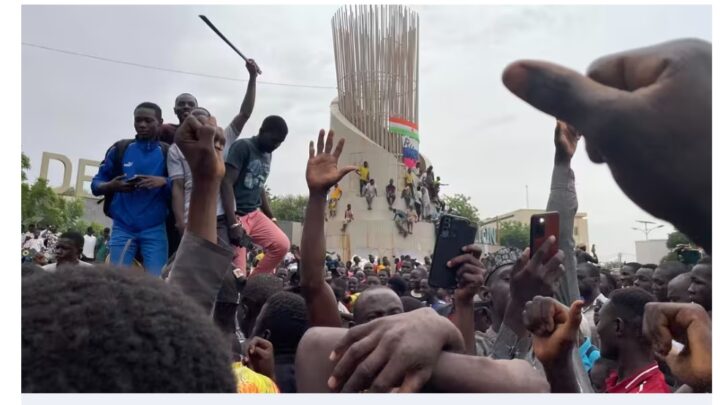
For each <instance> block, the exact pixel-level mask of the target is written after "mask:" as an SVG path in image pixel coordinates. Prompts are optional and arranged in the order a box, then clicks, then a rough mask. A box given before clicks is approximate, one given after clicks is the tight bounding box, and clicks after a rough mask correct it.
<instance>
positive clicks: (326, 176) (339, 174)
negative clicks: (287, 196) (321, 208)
mask: <svg viewBox="0 0 720 405" xmlns="http://www.w3.org/2000/svg"><path fill="white" fill-rule="evenodd" d="M334 136H335V134H334V133H333V131H332V130H330V132H329V133H328V136H327V142H325V130H324V129H321V130H320V133H319V134H318V141H317V154H315V145H314V143H313V142H310V157H309V158H308V162H307V169H306V170H305V179H306V180H307V185H308V189H309V190H310V194H322V195H326V194H327V192H328V190H330V187H332V186H333V185H334V184H336V183H338V182H339V181H340V180H341V179H342V178H343V177H345V175H346V174H348V173H350V172H352V171H354V170H356V169H357V168H356V167H355V166H345V167H343V168H342V169H338V167H337V163H338V159H339V158H340V155H341V154H342V150H343V145H344V144H345V139H340V141H339V142H338V144H337V147H335V151H333V138H334Z"/></svg>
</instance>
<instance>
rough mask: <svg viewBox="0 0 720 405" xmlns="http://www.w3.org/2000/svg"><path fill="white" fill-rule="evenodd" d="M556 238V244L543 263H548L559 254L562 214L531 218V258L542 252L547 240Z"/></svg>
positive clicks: (544, 214)
mask: <svg viewBox="0 0 720 405" xmlns="http://www.w3.org/2000/svg"><path fill="white" fill-rule="evenodd" d="M550 236H555V242H554V243H553V244H552V245H550V250H548V252H547V254H545V257H543V263H547V262H548V261H549V260H550V259H551V258H552V257H553V256H555V254H556V253H557V252H558V239H559V238H560V214H558V213H557V212H555V211H552V212H545V213H542V214H535V215H533V216H531V217H530V257H531V258H532V257H533V256H534V255H535V252H537V251H538V250H540V247H541V246H542V244H543V243H545V240H546V239H547V238H549V237H550Z"/></svg>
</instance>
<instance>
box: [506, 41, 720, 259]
mask: <svg viewBox="0 0 720 405" xmlns="http://www.w3.org/2000/svg"><path fill="white" fill-rule="evenodd" d="M711 59H712V47H711V45H710V43H708V42H705V41H700V40H678V41H671V42H666V43H663V44H659V45H655V46H651V47H647V48H641V49H635V50H631V51H627V52H623V53H619V54H615V55H610V56H606V57H604V58H601V59H599V60H597V61H595V62H594V63H593V64H592V65H591V66H590V68H589V69H588V76H583V75H581V74H578V73H577V72H574V71H572V70H570V69H567V68H564V67H561V66H558V65H554V64H551V63H547V62H540V61H518V62H515V63H513V64H511V65H510V66H508V67H507V68H506V69H505V72H504V73H503V82H504V83H505V86H507V88H508V89H510V91H512V92H513V93H515V95H517V96H518V97H520V98H522V99H523V100H525V101H526V102H528V103H529V104H531V105H533V106H534V107H536V108H538V109H539V110H541V111H543V112H546V113H548V114H550V115H552V116H554V117H557V118H558V119H560V120H563V121H565V122H567V123H569V124H572V125H573V126H574V127H576V128H577V129H578V130H579V131H580V132H582V134H583V136H584V137H585V141H586V145H587V151H588V155H589V156H590V159H591V160H592V161H594V162H596V163H602V162H605V163H607V164H608V166H609V167H610V170H611V172H612V174H613V177H614V178H615V181H616V182H617V183H618V185H619V186H620V188H621V189H622V190H623V192H624V193H625V194H626V195H627V196H628V197H630V199H632V200H633V201H634V202H635V203H636V204H638V205H639V206H640V207H641V208H643V209H645V210H646V211H648V212H649V213H650V214H653V215H654V216H656V217H659V218H662V219H665V220H668V221H670V222H672V223H673V225H675V226H676V227H677V228H678V229H679V230H681V231H682V232H684V233H685V234H687V235H688V236H690V237H691V239H693V240H694V241H695V242H697V243H699V244H701V245H702V246H703V247H704V248H706V250H710V249H712V247H711V243H710V241H711V238H712V237H711V225H710V224H711V222H712V221H711V220H710V219H711V211H712V209H711V196H710V193H709V192H708V190H710V189H711V174H710V169H711V167H712V166H711V164H712V161H711V148H710V146H711V129H712V127H711V124H712V122H711V121H712V119H711V117H712V116H711V114H712V113H711V108H712V104H711V102H712V100H711V96H712V92H711V91H712V89H711V87H712V86H711V82H712V73H711V67H712V65H711ZM687 196H695V197H694V198H692V199H688V197H687ZM688 212H694V213H696V214H695V215H688V214H687V213H688Z"/></svg>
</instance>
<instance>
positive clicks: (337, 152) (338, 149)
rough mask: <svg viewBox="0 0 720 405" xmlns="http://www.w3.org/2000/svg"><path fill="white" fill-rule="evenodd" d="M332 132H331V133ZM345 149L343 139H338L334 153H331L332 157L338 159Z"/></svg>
mask: <svg viewBox="0 0 720 405" xmlns="http://www.w3.org/2000/svg"><path fill="white" fill-rule="evenodd" d="M331 132H332V131H331ZM344 147H345V138H340V140H339V141H338V144H337V147H336V148H335V151H334V152H333V156H335V157H336V158H338V159H339V158H340V155H342V151H343V148H344Z"/></svg>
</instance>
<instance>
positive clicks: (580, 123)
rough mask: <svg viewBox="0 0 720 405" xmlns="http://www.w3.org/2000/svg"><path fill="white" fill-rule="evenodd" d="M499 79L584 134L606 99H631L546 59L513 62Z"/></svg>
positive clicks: (608, 100)
mask: <svg viewBox="0 0 720 405" xmlns="http://www.w3.org/2000/svg"><path fill="white" fill-rule="evenodd" d="M502 80H503V83H504V84H505V86H506V87H507V88H508V89H509V90H510V91H511V92H513V93H514V94H515V95H516V96H518V97H520V98H521V99H523V100H525V101H526V102H527V103H529V104H530V105H532V106H533V107H535V108H537V109H538V110H540V111H543V112H545V113H547V114H550V115H552V116H553V117H557V118H559V119H561V120H563V121H566V122H569V123H570V124H572V125H574V126H575V127H577V128H579V129H580V130H581V131H582V132H583V133H587V132H588V131H587V126H586V125H587V123H589V122H590V120H591V119H594V118H593V116H594V115H596V114H597V112H598V111H607V109H606V108H603V107H605V105H606V104H605V103H606V102H610V101H612V102H614V103H620V102H624V101H626V100H629V99H630V97H629V95H628V93H626V92H623V91H620V90H617V89H614V88H611V87H607V86H604V85H602V84H600V83H598V82H596V81H594V80H592V79H590V78H588V77H586V76H584V75H581V74H580V73H578V72H575V71H573V70H570V69H568V68H566V67H563V66H559V65H555V64H552V63H548V62H541V61H529V60H524V61H518V62H514V63H512V64H511V65H510V66H508V67H507V68H505V71H504V72H503V76H502ZM603 118H607V117H603ZM590 132H591V131H590Z"/></svg>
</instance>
